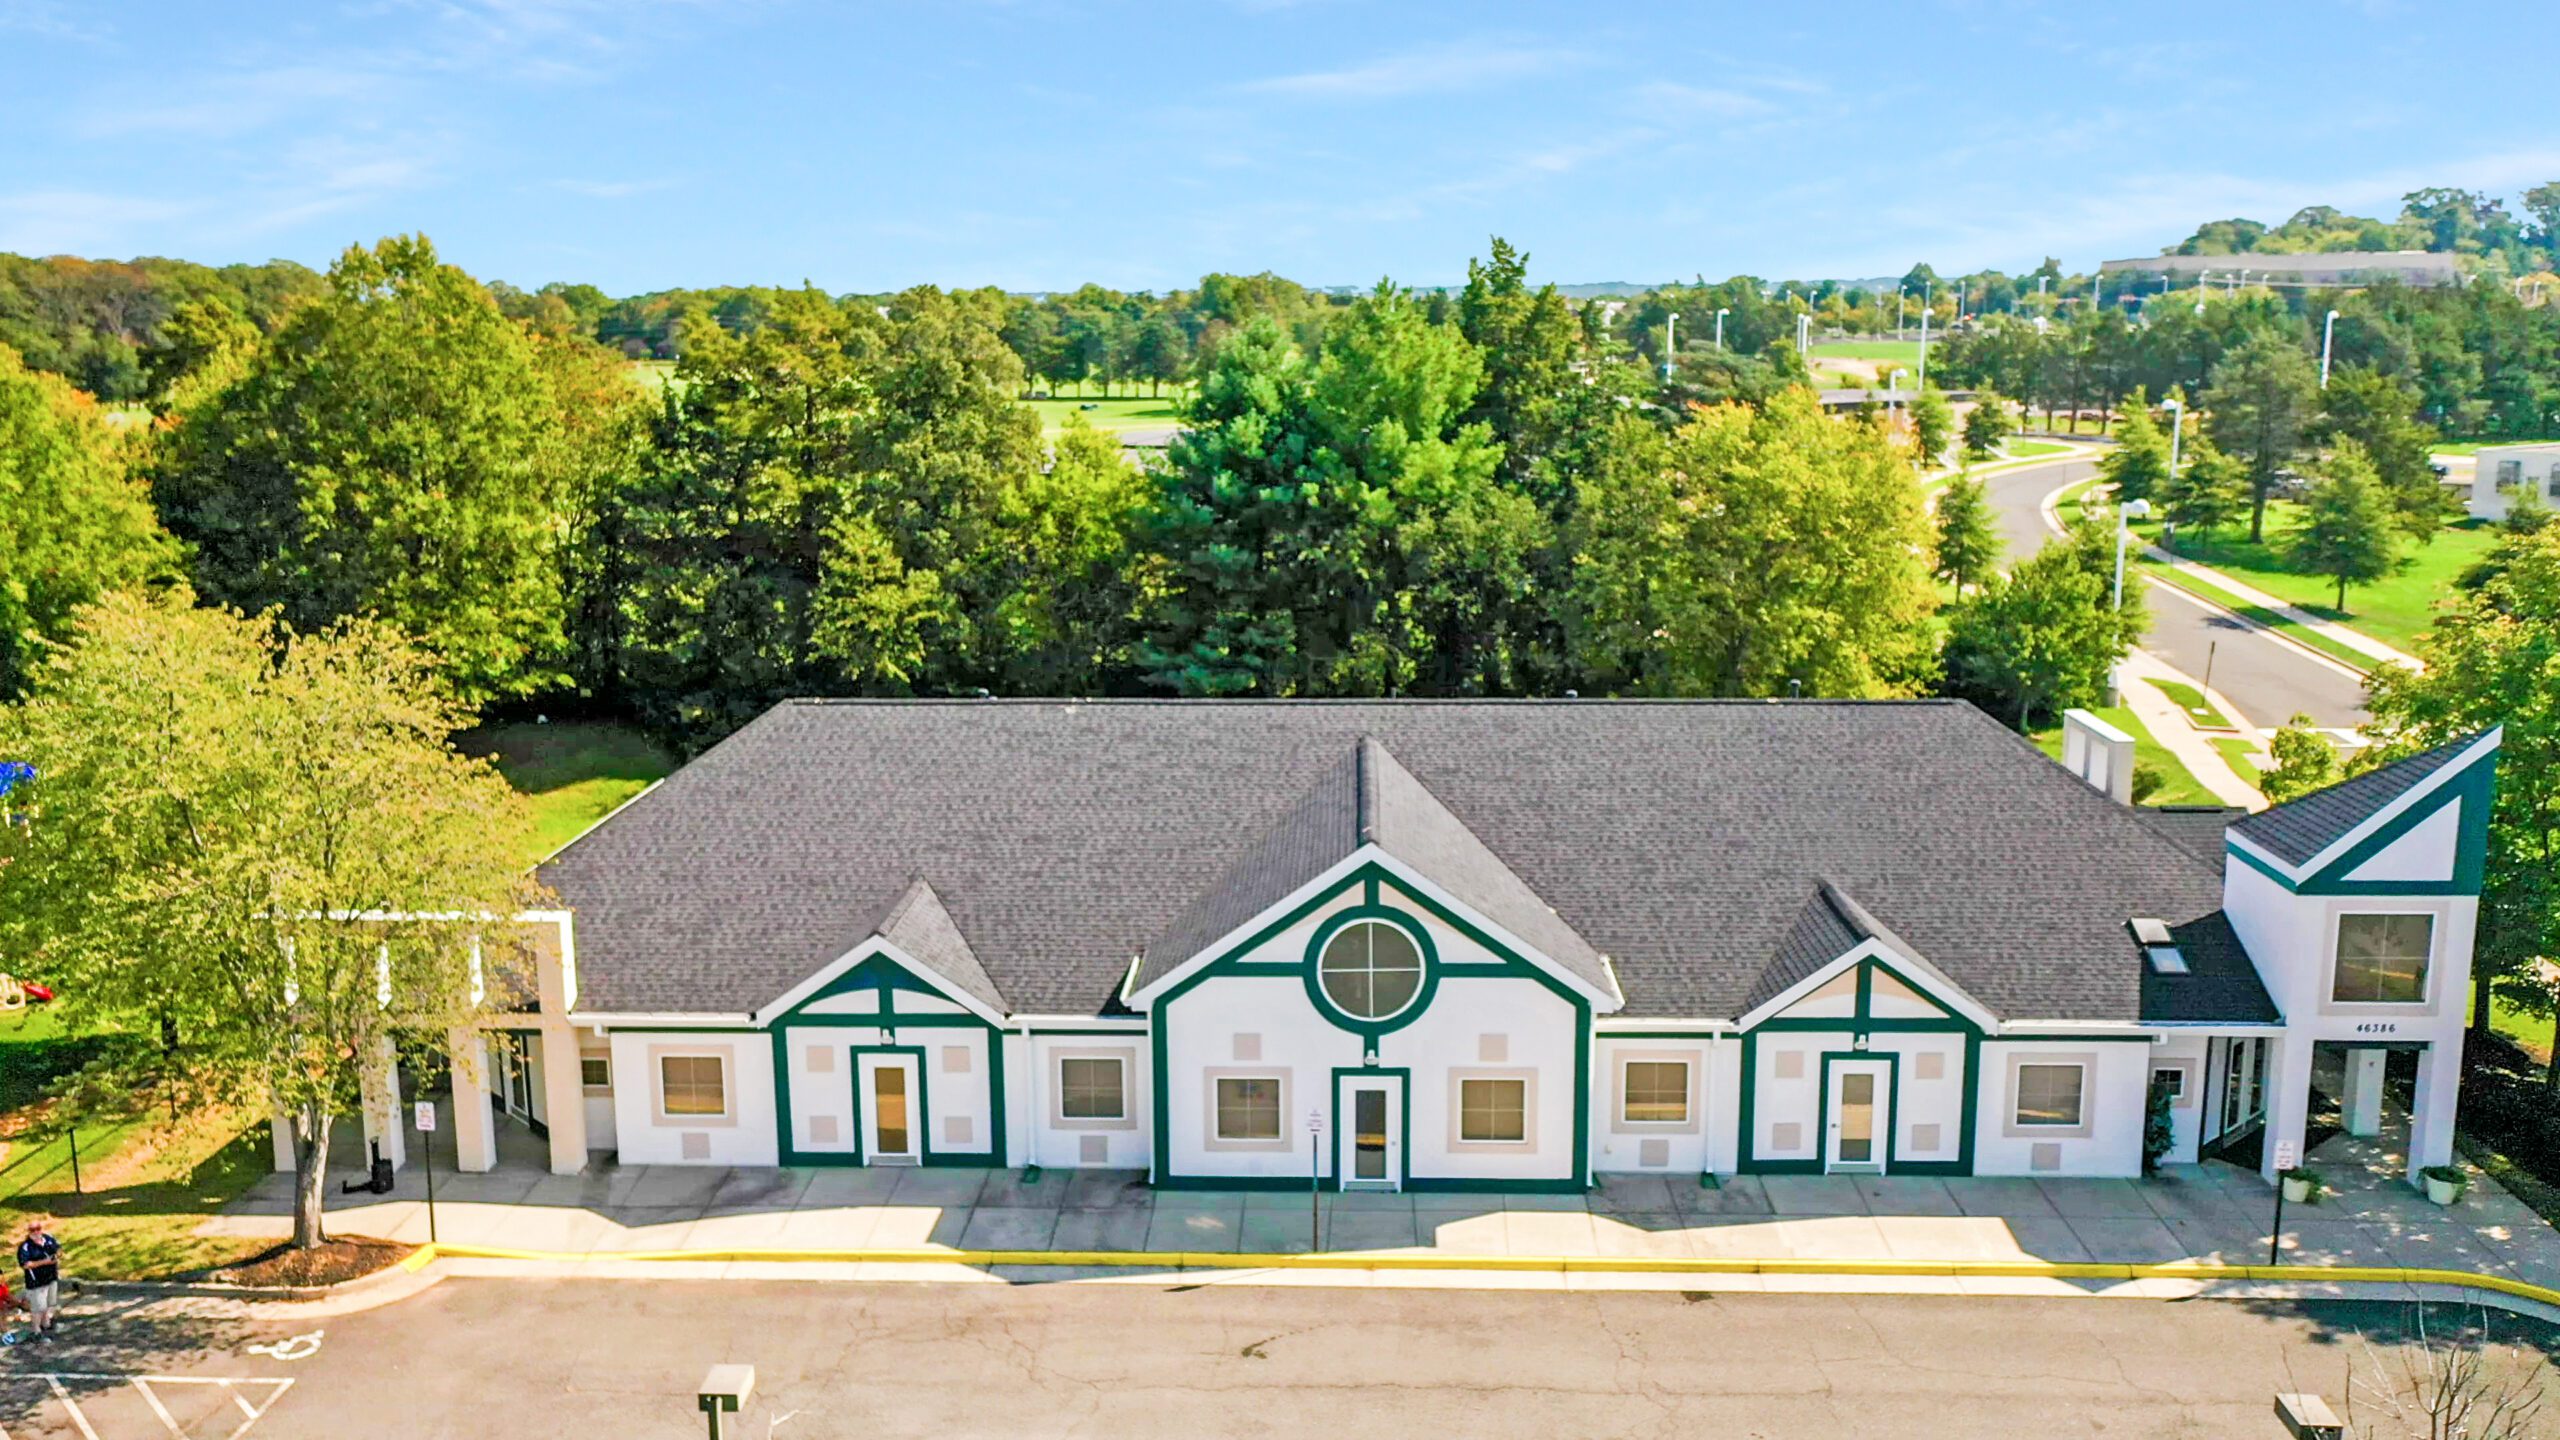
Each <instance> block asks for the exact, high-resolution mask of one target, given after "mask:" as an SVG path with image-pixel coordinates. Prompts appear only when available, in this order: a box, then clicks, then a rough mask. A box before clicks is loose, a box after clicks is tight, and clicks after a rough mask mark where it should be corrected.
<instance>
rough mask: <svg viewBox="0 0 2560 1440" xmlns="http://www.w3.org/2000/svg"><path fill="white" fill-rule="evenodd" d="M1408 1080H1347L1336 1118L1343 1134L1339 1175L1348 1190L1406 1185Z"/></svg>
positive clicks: (1349, 1078) (1338, 1155)
mask: <svg viewBox="0 0 2560 1440" xmlns="http://www.w3.org/2000/svg"><path fill="white" fill-rule="evenodd" d="M1403 1087H1404V1081H1403V1079H1402V1077H1381V1078H1352V1077H1345V1078H1344V1080H1343V1082H1342V1095H1341V1097H1340V1103H1339V1104H1338V1105H1337V1106H1336V1107H1335V1109H1334V1114H1335V1115H1336V1116H1337V1117H1338V1121H1337V1125H1338V1130H1339V1133H1340V1136H1341V1146H1340V1152H1339V1153H1338V1154H1337V1155H1336V1156H1335V1163H1336V1164H1337V1165H1338V1166H1339V1167H1340V1168H1339V1169H1337V1170H1336V1171H1335V1172H1334V1173H1335V1174H1337V1175H1340V1176H1341V1177H1342V1188H1343V1189H1345V1190H1397V1189H1401V1188H1403V1185H1404V1105H1403V1099H1404V1096H1403Z"/></svg>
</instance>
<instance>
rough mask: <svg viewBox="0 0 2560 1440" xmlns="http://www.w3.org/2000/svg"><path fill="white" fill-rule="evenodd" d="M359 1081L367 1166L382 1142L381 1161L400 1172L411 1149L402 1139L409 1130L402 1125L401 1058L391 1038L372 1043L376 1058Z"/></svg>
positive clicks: (366, 1066)
mask: <svg viewBox="0 0 2560 1440" xmlns="http://www.w3.org/2000/svg"><path fill="white" fill-rule="evenodd" d="M356 1081H357V1094H358V1097H359V1099H360V1100H361V1102H362V1104H363V1106H364V1113H363V1116H362V1119H363V1121H364V1138H365V1160H366V1163H367V1164H370V1163H372V1159H373V1146H374V1143H375V1142H377V1141H379V1142H380V1143H381V1145H382V1158H384V1159H386V1160H388V1161H390V1162H391V1168H392V1169H394V1170H398V1169H399V1168H400V1167H401V1166H403V1165H406V1164H408V1163H409V1147H408V1146H407V1144H406V1143H405V1142H404V1140H403V1138H402V1137H403V1135H404V1133H405V1131H406V1128H407V1127H405V1126H403V1125H402V1124H401V1123H400V1055H399V1050H398V1049H397V1047H395V1046H393V1045H392V1043H391V1037H390V1036H388V1035H385V1036H382V1037H380V1038H379V1039H377V1040H375V1041H374V1042H373V1055H372V1057H371V1059H370V1060H369V1061H368V1063H367V1064H366V1065H365V1067H364V1069H363V1070H362V1071H361V1072H359V1073H358V1075H357V1077H356Z"/></svg>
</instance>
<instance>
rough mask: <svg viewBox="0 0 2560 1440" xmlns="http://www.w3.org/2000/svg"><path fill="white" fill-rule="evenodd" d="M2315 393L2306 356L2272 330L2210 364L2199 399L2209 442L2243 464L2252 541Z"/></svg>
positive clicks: (2261, 529)
mask: <svg viewBox="0 0 2560 1440" xmlns="http://www.w3.org/2000/svg"><path fill="white" fill-rule="evenodd" d="M2319 396H2320V376H2319V372H2318V371H2317V370H2316V369H2315V368H2314V367H2313V365H2312V363H2311V359H2310V357H2309V356H2307V355H2305V354H2303V353H2302V348H2301V347H2300V346H2298V345H2296V344H2294V343H2293V342H2292V341H2291V340H2289V339H2286V338H2284V337H2281V336H2279V335H2276V334H2274V333H2272V332H2260V333H2257V334H2253V335H2251V336H2250V337H2249V338H2248V339H2247V340H2246V341H2243V342H2242V343H2241V344H2240V346H2239V347H2238V348H2237V349H2235V350H2232V351H2231V352H2230V353H2229V354H2226V355H2224V356H2223V357H2222V360H2221V363H2219V364H2217V365H2215V366H2214V367H2213V380H2212V383H2211V385H2210V387H2209V388H2208V389H2207V390H2206V392H2205V404H2206V406H2207V407H2208V409H2209V410H2210V411H2211V413H2212V435H2213V439H2214V443H2216V444H2217V445H2220V446H2221V447H2222V449H2223V451H2224V452H2225V453H2226V454H2229V455H2231V456H2233V457H2234V458H2236V459H2238V460H2239V461H2240V462H2241V464H2242V465H2244V466H2245V467H2246V468H2247V470H2248V475H2249V495H2250V504H2249V540H2250V543H2252V544H2256V543H2259V542H2261V541H2263V540H2265V538H2266V530H2267V495H2268V493H2269V492H2270V491H2272V490H2273V489H2274V488H2275V483H2276V477H2277V475H2279V474H2280V473H2282V472H2283V471H2284V469H2285V468H2286V467H2287V466H2289V465H2291V464H2292V463H2293V460H2294V457H2295V456H2297V455H2299V454H2301V453H2302V445H2303V437H2304V434H2305V431H2306V430H2307V429H2308V427H2309V426H2310V424H2311V419H2312V415H2313V411H2314V407H2315V406H2316V405H2317V404H2318V401H2319Z"/></svg>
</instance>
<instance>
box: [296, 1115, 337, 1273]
mask: <svg viewBox="0 0 2560 1440" xmlns="http://www.w3.org/2000/svg"><path fill="white" fill-rule="evenodd" d="M329 1120H330V1116H329V1112H328V1110H327V1108H326V1107H324V1106H317V1105H306V1106H304V1107H303V1109H302V1113H300V1114H299V1115H297V1116H295V1117H294V1127H293V1248H295V1249H297V1250H309V1249H311V1248H313V1247H315V1246H317V1245H319V1244H320V1243H321V1242H322V1241H324V1240H326V1239H328V1238H329V1237H328V1235H327V1234H325V1233H324V1232H323V1230H322V1227H321V1220H320V1216H321V1209H322V1207H323V1206H324V1205H325V1204H326V1203H327V1200H328V1196H329Z"/></svg>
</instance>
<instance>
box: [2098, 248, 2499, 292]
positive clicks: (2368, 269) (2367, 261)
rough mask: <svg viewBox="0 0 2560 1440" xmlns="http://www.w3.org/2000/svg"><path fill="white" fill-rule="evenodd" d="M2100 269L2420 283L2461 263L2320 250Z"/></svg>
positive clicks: (2127, 273)
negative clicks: (2326, 252) (2319, 251)
mask: <svg viewBox="0 0 2560 1440" xmlns="http://www.w3.org/2000/svg"><path fill="white" fill-rule="evenodd" d="M2098 272H2099V273H2100V274H2101V275H2104V276H2109V277H2112V278H2116V279H2122V280H2167V281H2169V282H2171V285H2172V287H2173V288H2174V287H2177V286H2185V285H2192V284H2195V283H2197V282H2198V281H2200V280H2206V279H2211V280H2216V281H2231V280H2235V279H2240V278H2242V277H2243V276H2244V275H2245V277H2246V278H2247V279H2248V280H2249V282H2250V283H2252V284H2278V285H2306V286H2309V285H2328V286H2348V287H2351V286H2357V285H2378V284H2381V283H2383V282H2385V281H2389V282H2392V283H2395V284H2400V285H2412V286H2418V287H2421V288H2426V287H2433V286H2441V285H2459V284H2461V283H2462V267H2461V266H2459V265H2457V264H2456V263H2454V258H2453V257H2452V256H2450V255H2438V254H2436V253H2434V252H2432V251H2427V250H2355V251H2341V252H2338V253H2334V254H2321V255H2260V254H2255V253H2251V254H2243V255H2147V256H2144V257H2143V258H2141V259H2139V260H2109V261H2106V262H2105V263H2103V264H2101V265H2100V266H2099V267H2098Z"/></svg>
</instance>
